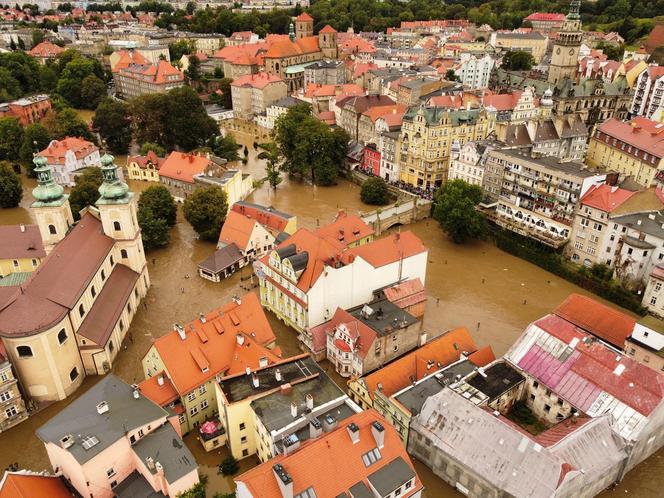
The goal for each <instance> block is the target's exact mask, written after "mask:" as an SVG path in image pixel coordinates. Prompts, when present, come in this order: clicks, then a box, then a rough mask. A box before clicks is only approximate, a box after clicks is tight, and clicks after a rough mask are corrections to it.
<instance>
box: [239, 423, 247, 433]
mask: <svg viewBox="0 0 664 498" xmlns="http://www.w3.org/2000/svg"><path fill="white" fill-rule="evenodd" d="M245 429H246V426H245V425H244V422H242V423H241V424H240V430H241V431H243V430H245Z"/></svg>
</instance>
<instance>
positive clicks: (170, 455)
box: [132, 422, 198, 483]
mask: <svg viewBox="0 0 664 498" xmlns="http://www.w3.org/2000/svg"><path fill="white" fill-rule="evenodd" d="M132 449H133V450H134V453H136V455H137V456H138V458H139V459H141V461H142V462H143V463H144V464H146V465H147V458H148V457H151V458H152V459H153V460H154V461H155V462H159V463H161V465H162V466H163V467H164V476H165V477H166V481H168V482H169V483H173V482H175V481H177V480H178V479H180V478H181V477H184V476H185V475H187V474H189V473H190V472H191V471H192V470H195V469H197V468H198V464H197V463H196V460H195V459H194V456H193V455H192V454H191V452H190V451H189V448H187V446H186V445H185V444H184V442H183V441H182V439H181V438H180V436H178V433H177V432H175V429H173V426H172V425H171V424H170V423H168V422H167V423H165V424H164V425H162V426H161V427H160V428H159V429H157V430H155V431H152V432H151V433H150V434H148V435H147V436H145V437H143V438H141V439H139V440H138V441H137V442H136V444H134V445H133V446H132ZM152 473H153V474H154V473H156V471H153V472H152Z"/></svg>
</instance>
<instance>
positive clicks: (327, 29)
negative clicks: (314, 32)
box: [319, 24, 337, 33]
mask: <svg viewBox="0 0 664 498" xmlns="http://www.w3.org/2000/svg"><path fill="white" fill-rule="evenodd" d="M336 32H337V30H336V29H334V28H333V27H332V26H330V25H329V24H326V25H325V26H324V27H323V29H321V30H320V31H319V33H336Z"/></svg>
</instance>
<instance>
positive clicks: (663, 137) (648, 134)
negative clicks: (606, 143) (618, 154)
mask: <svg viewBox="0 0 664 498" xmlns="http://www.w3.org/2000/svg"><path fill="white" fill-rule="evenodd" d="M597 129H598V130H599V131H600V132H602V133H605V134H607V135H609V136H610V137H613V138H616V139H618V140H621V141H622V142H625V143H627V144H630V145H633V146H634V147H636V148H637V149H641V150H644V151H646V152H647V153H648V154H651V155H653V156H655V157H657V158H660V159H661V158H663V157H664V124H662V123H658V122H656V121H652V120H650V119H647V118H644V117H641V116H637V117H635V118H633V119H632V120H631V121H629V122H623V121H620V120H619V119H616V118H611V119H609V120H607V121H605V122H604V123H602V124H601V125H599V127H598V128H597Z"/></svg>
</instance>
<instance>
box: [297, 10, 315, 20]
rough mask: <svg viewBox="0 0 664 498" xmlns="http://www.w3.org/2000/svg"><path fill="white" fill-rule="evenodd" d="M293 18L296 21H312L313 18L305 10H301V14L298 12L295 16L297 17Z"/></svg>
mask: <svg viewBox="0 0 664 498" xmlns="http://www.w3.org/2000/svg"><path fill="white" fill-rule="evenodd" d="M295 20H296V21H313V20H314V18H313V17H311V16H310V15H309V14H307V13H306V12H302V14H300V15H299V16H297V17H296V18H295Z"/></svg>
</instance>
